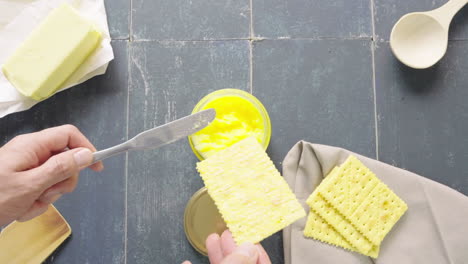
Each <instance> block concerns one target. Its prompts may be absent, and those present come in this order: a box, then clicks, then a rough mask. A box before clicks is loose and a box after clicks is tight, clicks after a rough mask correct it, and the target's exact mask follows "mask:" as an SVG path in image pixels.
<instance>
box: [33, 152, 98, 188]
mask: <svg viewBox="0 0 468 264" xmlns="http://www.w3.org/2000/svg"><path fill="white" fill-rule="evenodd" d="M92 161H93V153H92V152H91V150H89V149H86V148H77V149H72V150H68V151H65V152H62V153H60V154H57V155H54V156H52V157H50V158H49V159H48V160H47V161H46V162H45V163H44V164H42V165H41V166H39V167H37V168H35V169H32V170H30V171H29V173H30V174H31V177H33V178H34V179H35V182H38V183H39V184H40V185H41V187H42V188H43V189H45V188H49V187H50V186H52V185H54V184H56V183H59V182H61V181H64V180H66V179H68V178H70V177H71V176H73V175H76V174H77V173H78V172H79V171H80V170H82V169H84V168H86V167H87V166H89V165H90V164H91V163H92Z"/></svg>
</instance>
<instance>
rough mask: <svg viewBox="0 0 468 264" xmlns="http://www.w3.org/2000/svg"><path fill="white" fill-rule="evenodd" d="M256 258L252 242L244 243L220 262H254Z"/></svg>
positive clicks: (256, 253) (242, 263)
mask: <svg viewBox="0 0 468 264" xmlns="http://www.w3.org/2000/svg"><path fill="white" fill-rule="evenodd" d="M257 260H258V250H257V247H256V246H255V245H254V244H252V243H244V244H242V245H240V246H239V247H237V248H236V249H235V250H234V251H233V252H232V253H231V254H229V255H228V256H227V257H226V258H225V259H223V261H221V264H256V263H257Z"/></svg>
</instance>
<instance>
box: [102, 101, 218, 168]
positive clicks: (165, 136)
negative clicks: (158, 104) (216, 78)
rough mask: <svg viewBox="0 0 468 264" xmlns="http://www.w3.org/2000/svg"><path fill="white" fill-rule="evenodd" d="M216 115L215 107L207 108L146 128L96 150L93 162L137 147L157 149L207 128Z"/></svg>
mask: <svg viewBox="0 0 468 264" xmlns="http://www.w3.org/2000/svg"><path fill="white" fill-rule="evenodd" d="M215 117H216V111H215V110H214V109H207V110H204V111H201V112H198V113H195V114H193V115H190V116H186V117H183V118H181V119H177V120H175V121H172V122H170V123H167V124H165V125H162V126H159V127H155V128H152V129H149V130H146V131H144V132H142V133H140V134H138V135H136V136H135V137H134V138H132V139H130V140H128V141H126V142H124V143H122V144H119V145H117V146H114V147H111V148H108V149H104V150H100V151H97V152H94V154H93V157H94V160H93V162H94V163H96V162H98V161H101V160H103V159H107V158H109V157H111V156H114V155H117V154H119V153H122V152H126V151H129V150H137V149H155V148H159V147H161V146H164V145H167V144H170V143H172V142H175V141H177V140H179V139H181V138H184V137H187V136H189V135H191V134H193V133H195V132H197V131H199V130H202V129H203V128H205V127H206V126H207V125H208V124H209V123H210V122H211V121H213V120H214V118H215Z"/></svg>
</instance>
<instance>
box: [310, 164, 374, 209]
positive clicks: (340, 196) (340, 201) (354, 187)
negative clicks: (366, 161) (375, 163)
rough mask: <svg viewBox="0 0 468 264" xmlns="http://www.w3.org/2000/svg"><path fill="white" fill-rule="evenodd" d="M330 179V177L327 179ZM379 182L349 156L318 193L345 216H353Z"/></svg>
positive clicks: (372, 174)
mask: <svg viewBox="0 0 468 264" xmlns="http://www.w3.org/2000/svg"><path fill="white" fill-rule="evenodd" d="M327 178H328V177H327ZM378 182H379V179H377V177H375V175H374V173H372V172H371V171H370V170H369V169H368V168H367V167H366V166H364V165H363V164H362V163H361V162H360V161H359V160H358V159H357V158H356V157H354V156H349V157H348V158H347V159H346V161H345V162H344V163H343V164H342V165H341V166H340V167H339V168H338V171H336V172H335V173H334V174H333V175H330V178H329V179H328V180H327V181H325V182H324V183H323V184H321V185H319V187H318V188H317V189H318V190H317V191H318V192H319V193H320V194H321V195H322V196H323V197H324V198H325V199H326V200H327V201H329V202H330V203H331V205H332V206H333V207H334V208H336V209H337V210H338V212H340V213H341V214H343V215H344V216H351V215H352V214H353V213H354V211H356V209H357V208H358V207H359V205H360V204H361V203H362V202H363V201H364V200H365V199H366V198H367V197H368V196H369V194H370V192H371V191H372V190H373V189H374V187H375V186H376V185H377V183H378Z"/></svg>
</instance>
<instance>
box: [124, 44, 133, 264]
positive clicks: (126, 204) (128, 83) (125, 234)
mask: <svg viewBox="0 0 468 264" xmlns="http://www.w3.org/2000/svg"><path fill="white" fill-rule="evenodd" d="M130 44H131V42H128V46H127V74H128V75H127V113H126V120H127V126H126V128H125V140H128V135H129V128H130V124H129V123H130V83H131V78H132V76H131V74H130V66H131V65H130V61H131V60H130V56H131V46H130ZM124 193H125V194H124V214H125V219H124V264H127V240H128V152H126V153H125V192H124Z"/></svg>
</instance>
